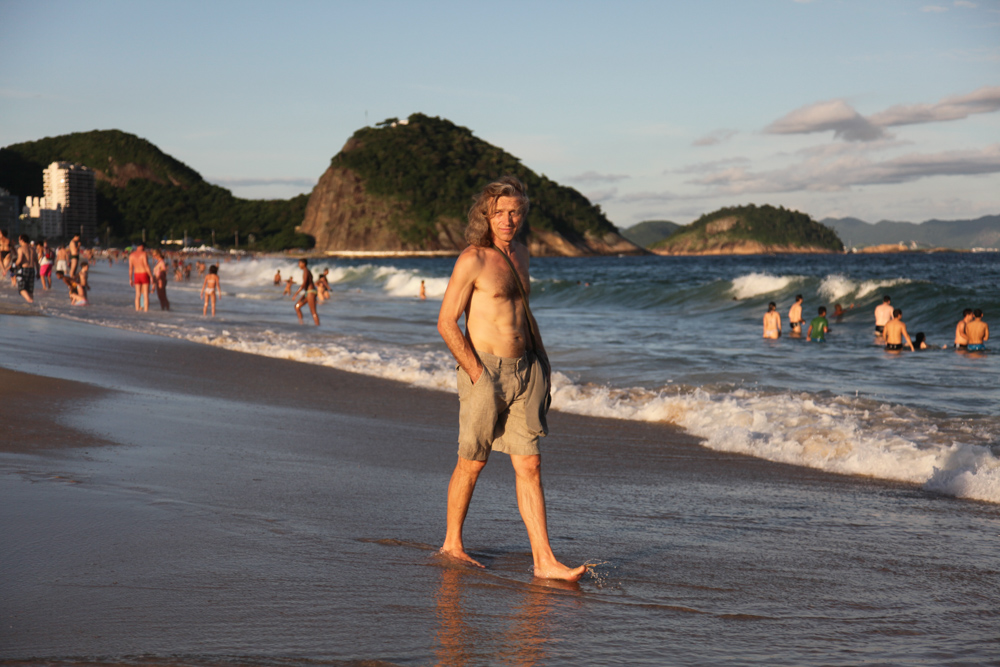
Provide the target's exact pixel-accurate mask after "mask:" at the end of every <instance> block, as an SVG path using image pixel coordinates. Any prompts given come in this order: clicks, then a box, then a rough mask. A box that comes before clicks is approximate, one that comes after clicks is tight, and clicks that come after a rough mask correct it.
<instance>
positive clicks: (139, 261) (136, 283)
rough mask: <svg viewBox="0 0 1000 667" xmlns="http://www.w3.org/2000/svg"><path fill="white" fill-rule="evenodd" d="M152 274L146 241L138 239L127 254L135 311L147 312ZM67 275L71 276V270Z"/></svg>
mask: <svg viewBox="0 0 1000 667" xmlns="http://www.w3.org/2000/svg"><path fill="white" fill-rule="evenodd" d="M70 252H72V250H71V251H70ZM71 257H72V255H71ZM152 274H153V272H152V271H151V270H150V268H149V257H147V256H146V243H145V241H139V242H138V243H137V244H136V245H135V250H133V251H132V252H131V254H129V256H128V282H129V284H130V285H132V286H133V287H135V309H136V311H139V310H141V311H143V312H147V311H148V310H149V285H150V282H151V279H152ZM69 276H70V277H71V278H72V277H73V273H72V271H71V272H70V274H69Z"/></svg>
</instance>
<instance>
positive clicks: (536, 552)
mask: <svg viewBox="0 0 1000 667" xmlns="http://www.w3.org/2000/svg"><path fill="white" fill-rule="evenodd" d="M528 205H529V202H528V196H527V191H526V188H525V186H524V184H523V183H521V182H520V181H519V180H517V179H516V178H514V177H512V176H504V177H503V178H501V179H500V180H498V181H495V182H493V183H490V184H489V185H487V186H486V187H485V188H484V189H483V191H482V192H480V193H479V195H478V197H477V199H476V202H475V204H473V206H472V208H471V209H470V210H469V224H468V226H467V227H466V231H465V238H466V240H467V241H468V242H469V247H468V248H466V249H465V250H464V251H462V254H461V255H459V257H458V260H457V261H456V262H455V268H454V270H453V271H452V274H451V278H450V280H449V281H448V288H447V290H446V291H445V294H444V299H443V300H442V303H441V311H440V313H439V315H438V332H439V333H440V334H441V337H442V338H443V339H444V342H445V343H446V344H447V345H448V349H449V350H450V351H451V353H452V355H454V357H455V360H456V361H457V362H458V365H459V369H458V395H459V403H460V407H459V436H458V441H459V447H458V463H457V464H456V465H455V470H454V472H453V473H452V476H451V481H450V483H449V484H448V514H447V533H446V535H445V539H444V545H443V546H442V547H441V552H440V553H441V554H443V555H445V556H448V557H451V558H454V559H456V560H458V561H461V562H464V563H468V564H470V565H475V566H478V567H482V565H481V564H480V563H479V562H478V561H477V560H475V559H474V558H473V557H472V556H470V555H469V554H468V552H467V551H466V550H465V544H464V542H463V540H462V528H463V525H464V523H465V516H466V514H467V513H468V511H469V503H470V502H471V500H472V493H473V491H474V490H475V488H476V481H477V480H478V479H479V473H480V472H481V471H482V469H483V467H484V466H485V465H486V461H487V460H488V459H489V456H490V452H492V451H494V450H495V451H499V452H503V453H505V454H508V455H509V456H510V459H511V463H512V464H513V466H514V474H515V477H516V491H517V504H518V508H519V509H520V511H521V518H522V519H523V520H524V525H525V528H527V531H528V539H529V541H530V542H531V553H532V557H533V560H534V568H535V569H534V572H535V576H536V577H539V578H543V579H562V580H566V581H577V580H579V579H580V577H582V576H583V574H584V572H586V571H587V567H586V566H585V565H581V566H579V567H575V568H572V567H567V566H566V565H563V564H562V563H560V562H559V561H558V560H556V557H555V555H554V554H553V553H552V547H551V546H550V544H549V534H548V526H547V523H546V513H545V494H544V491H543V489H542V469H541V454H540V451H539V448H538V440H539V438H540V437H541V436H542V435H545V433H547V430H548V429H547V426H546V424H545V419H544V412H545V410H546V409H547V407H548V405H547V398H548V386H549V384H548V383H549V371H548V369H547V368H544V367H543V364H544V362H545V361H547V357H545V349H544V347H543V346H542V341H541V336H540V335H539V334H538V333H537V331H538V327H537V324H536V323H535V321H534V319H533V318H532V316H531V313H530V311H529V310H528V304H527V290H528V289H529V288H530V282H529V277H528V248H527V246H525V245H524V243H523V242H521V240H520V239H519V238H518V234H519V233H520V232H521V231H522V226H523V224H524V219H525V216H526V215H527V212H528ZM462 315H465V325H466V330H465V332H463V331H462V329H461V327H459V325H458V321H459V319H460V318H461V317H462Z"/></svg>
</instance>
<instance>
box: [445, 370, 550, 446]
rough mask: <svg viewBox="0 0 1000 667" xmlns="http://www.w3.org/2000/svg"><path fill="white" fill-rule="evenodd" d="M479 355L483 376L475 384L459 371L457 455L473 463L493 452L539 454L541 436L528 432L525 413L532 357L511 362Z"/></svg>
mask: <svg viewBox="0 0 1000 667" xmlns="http://www.w3.org/2000/svg"><path fill="white" fill-rule="evenodd" d="M477 354H478V355H479V360H480V361H481V362H482V363H483V374H482V375H480V376H479V380H477V381H476V383H475V384H473V383H472V378H470V377H469V374H468V373H466V372H465V371H464V370H462V368H461V367H459V369H458V400H459V402H460V408H459V413H458V455H459V456H461V457H462V458H463V459H469V460H470V461H485V460H487V459H488V458H489V457H490V451H493V450H495V451H498V452H503V453H504V454H514V455H518V456H534V455H537V454H538V453H539V451H538V437H539V436H538V435H537V434H535V433H532V432H531V431H529V430H528V426H527V423H526V419H525V411H524V404H525V388H526V387H527V386H528V381H529V379H530V377H531V362H532V356H533V355H531V354H529V353H527V352H526V353H525V354H524V356H522V357H520V358H519V359H508V358H507V357H496V356H494V355H492V354H486V353H485V352H477Z"/></svg>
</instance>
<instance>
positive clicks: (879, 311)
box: [875, 295, 893, 336]
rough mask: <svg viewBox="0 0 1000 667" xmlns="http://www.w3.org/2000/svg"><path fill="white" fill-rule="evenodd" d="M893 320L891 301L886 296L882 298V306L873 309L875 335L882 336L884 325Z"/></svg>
mask: <svg viewBox="0 0 1000 667" xmlns="http://www.w3.org/2000/svg"><path fill="white" fill-rule="evenodd" d="M892 318H893V310H892V299H891V298H890V297H889V296H888V295H886V296H884V297H882V305H881V306H877V307H876V308H875V335H876V336H881V335H883V330H884V329H885V325H886V324H888V323H889V322H890V321H891V320H892Z"/></svg>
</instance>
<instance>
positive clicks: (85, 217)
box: [42, 162, 97, 243]
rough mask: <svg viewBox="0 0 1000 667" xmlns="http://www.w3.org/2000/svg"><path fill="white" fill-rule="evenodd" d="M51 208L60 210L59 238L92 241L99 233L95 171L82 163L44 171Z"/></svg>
mask: <svg viewBox="0 0 1000 667" xmlns="http://www.w3.org/2000/svg"><path fill="white" fill-rule="evenodd" d="M42 182H43V184H44V188H45V197H44V199H45V201H46V202H47V203H48V208H49V209H52V210H54V209H56V208H57V207H59V208H61V209H62V211H63V229H62V233H60V234H59V235H58V236H60V237H61V236H63V235H65V236H66V237H71V236H73V235H74V234H79V235H80V238H81V239H83V240H84V241H85V242H87V243H89V242H92V241H93V239H94V236H95V234H96V233H97V188H96V185H95V180H94V172H93V170H92V169H90V168H88V167H84V166H83V165H82V164H75V163H72V162H53V163H52V164H50V165H49V166H48V167H47V168H46V169H45V171H43V172H42Z"/></svg>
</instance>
